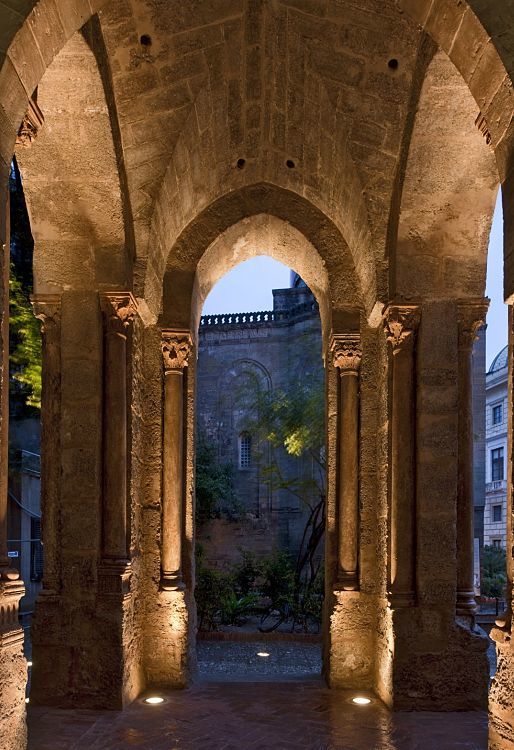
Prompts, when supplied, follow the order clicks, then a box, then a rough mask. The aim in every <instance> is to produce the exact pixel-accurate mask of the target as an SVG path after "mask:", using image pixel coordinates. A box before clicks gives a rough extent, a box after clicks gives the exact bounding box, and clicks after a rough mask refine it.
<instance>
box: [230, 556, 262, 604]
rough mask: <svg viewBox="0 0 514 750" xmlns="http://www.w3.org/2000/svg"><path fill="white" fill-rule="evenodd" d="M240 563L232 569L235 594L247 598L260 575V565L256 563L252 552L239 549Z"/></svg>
mask: <svg viewBox="0 0 514 750" xmlns="http://www.w3.org/2000/svg"><path fill="white" fill-rule="evenodd" d="M239 553H240V555H241V562H240V563H237V564H236V565H235V566H234V568H233V573H232V576H233V579H234V585H235V588H236V591H237V593H238V594H239V595H240V596H247V595H248V594H249V593H250V592H251V591H252V589H253V588H254V586H255V582H256V580H257V579H258V578H260V576H261V574H262V564H259V563H258V562H257V559H256V557H255V555H254V554H253V552H249V551H247V550H243V549H240V550H239Z"/></svg>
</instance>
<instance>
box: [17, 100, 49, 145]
mask: <svg viewBox="0 0 514 750" xmlns="http://www.w3.org/2000/svg"><path fill="white" fill-rule="evenodd" d="M44 121H45V118H44V115H43V113H42V112H41V110H40V109H39V107H38V105H37V102H35V101H34V100H33V99H29V106H28V109H27V111H26V112H25V115H24V116H23V120H22V121H21V125H20V128H19V130H18V135H17V136H16V145H17V146H23V147H24V148H29V146H32V143H33V142H34V141H35V140H36V138H37V135H38V133H39V131H40V130H41V128H42V127H43V123H44Z"/></svg>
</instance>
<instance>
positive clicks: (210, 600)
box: [195, 545, 233, 630]
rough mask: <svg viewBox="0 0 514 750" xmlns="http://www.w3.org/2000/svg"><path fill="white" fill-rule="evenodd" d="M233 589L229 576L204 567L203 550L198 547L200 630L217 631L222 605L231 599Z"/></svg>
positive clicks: (197, 593) (197, 581)
mask: <svg viewBox="0 0 514 750" xmlns="http://www.w3.org/2000/svg"><path fill="white" fill-rule="evenodd" d="M232 587H233V582H232V578H231V576H230V575H229V574H227V573H223V572H222V571H219V570H214V569H213V568H208V567H206V566H205V565H204V562H203V550H202V548H201V545H197V548H196V587H195V598H196V605H197V610H198V627H199V628H205V629H206V630H215V629H216V627H217V619H218V616H219V611H220V606H221V603H222V602H223V601H225V600H227V599H229V598H230V596H231V594H232V591H233V589H232Z"/></svg>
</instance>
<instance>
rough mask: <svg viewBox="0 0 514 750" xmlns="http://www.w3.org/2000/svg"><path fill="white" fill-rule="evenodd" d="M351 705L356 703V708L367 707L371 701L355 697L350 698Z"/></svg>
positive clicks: (358, 696)
mask: <svg viewBox="0 0 514 750" xmlns="http://www.w3.org/2000/svg"><path fill="white" fill-rule="evenodd" d="M352 703H356V704H357V706H367V705H368V703H371V700H370V699H369V698H365V697H364V696H363V695H356V696H355V698H352Z"/></svg>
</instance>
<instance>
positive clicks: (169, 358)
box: [161, 330, 192, 373]
mask: <svg viewBox="0 0 514 750" xmlns="http://www.w3.org/2000/svg"><path fill="white" fill-rule="evenodd" d="M191 348H192V339H191V334H190V333H189V331H170V330H163V331H162V341H161V349H162V358H163V362H164V371H165V372H166V373H167V372H173V371H178V372H181V371H182V370H183V369H184V367H187V364H188V360H189V356H190V354H191Z"/></svg>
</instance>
